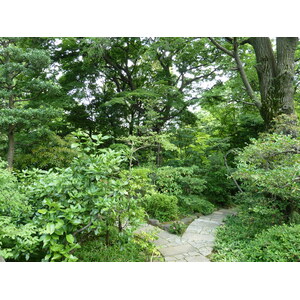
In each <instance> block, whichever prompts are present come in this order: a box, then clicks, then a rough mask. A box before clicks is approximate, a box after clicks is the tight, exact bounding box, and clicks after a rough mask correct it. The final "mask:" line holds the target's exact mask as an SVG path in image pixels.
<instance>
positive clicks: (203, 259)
mask: <svg viewBox="0 0 300 300" xmlns="http://www.w3.org/2000/svg"><path fill="white" fill-rule="evenodd" d="M185 260H186V261H187V262H210V260H209V259H208V258H206V257H205V256H203V255H197V256H191V257H186V258H185Z"/></svg>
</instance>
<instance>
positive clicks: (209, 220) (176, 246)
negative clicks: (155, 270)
mask: <svg viewBox="0 0 300 300" xmlns="http://www.w3.org/2000/svg"><path fill="white" fill-rule="evenodd" d="M234 213H235V210H234V209H220V210H218V211H215V212H214V213H212V214H211V215H208V216H200V217H199V218H198V219H196V220H194V221H193V222H192V223H191V224H190V225H189V226H188V228H187V229H186V231H185V232H184V234H183V235H182V236H181V237H180V236H177V235H174V234H170V233H168V232H166V231H164V230H162V229H160V228H158V227H154V226H152V225H149V224H145V225H142V226H141V227H140V228H139V229H138V230H137V232H153V231H156V232H157V236H158V239H157V240H155V241H154V242H153V243H155V245H156V246H157V248H158V250H159V251H160V253H161V254H162V255H163V256H164V258H165V261H166V262H209V261H210V260H209V259H208V258H207V256H208V255H209V254H210V253H211V252H212V249H213V246H214V240H215V232H216V228H217V227H218V226H220V225H222V224H223V220H224V218H225V217H226V216H228V215H232V214H234Z"/></svg>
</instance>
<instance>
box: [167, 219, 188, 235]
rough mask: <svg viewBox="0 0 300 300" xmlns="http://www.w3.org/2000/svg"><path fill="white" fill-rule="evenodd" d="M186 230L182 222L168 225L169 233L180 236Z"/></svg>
mask: <svg viewBox="0 0 300 300" xmlns="http://www.w3.org/2000/svg"><path fill="white" fill-rule="evenodd" d="M186 228H187V225H185V224H184V223H183V222H180V221H176V222H173V223H172V224H171V225H170V229H169V231H170V233H174V234H178V235H182V234H183V233H184V231H185V230H186Z"/></svg>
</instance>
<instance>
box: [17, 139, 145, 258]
mask: <svg viewBox="0 0 300 300" xmlns="http://www.w3.org/2000/svg"><path fill="white" fill-rule="evenodd" d="M81 138H82V141H81V145H82V147H83V148H84V149H80V150H79V154H78V157H77V158H76V159H74V160H73V162H72V164H71V165H70V167H68V168H66V169H62V168H56V169H55V170H54V169H50V170H48V171H43V170H37V169H34V170H31V171H26V172H25V171H24V172H23V175H22V176H21V175H20V180H21V182H22V192H23V193H24V194H25V195H26V197H27V199H28V201H29V203H30V205H31V207H32V210H33V211H34V214H33V215H32V218H31V219H30V220H28V222H29V223H30V224H32V225H34V226H35V228H39V230H38V232H36V235H37V236H38V238H39V243H40V248H41V249H43V250H42V251H41V254H42V255H43V256H42V257H41V259H43V260H44V261H76V260H77V258H76V257H75V256H74V255H73V254H72V252H73V251H74V250H75V249H77V248H78V247H80V245H79V244H80V240H81V237H82V235H84V234H87V233H89V234H92V235H97V236H100V237H102V239H103V241H104V243H106V245H110V244H111V243H113V241H114V240H123V241H126V240H127V239H128V237H130V236H131V235H132V231H133V230H134V228H135V226H136V225H137V224H138V223H139V222H140V220H141V219H142V218H143V216H144V214H143V210H142V209H141V207H140V205H139V204H138V202H139V199H138V197H134V196H135V191H134V190H132V188H131V187H132V186H134V185H132V184H131V179H130V178H128V179H127V178H125V177H124V176H121V175H122V173H121V169H120V165H121V163H122V162H123V161H124V160H125V158H124V156H123V155H122V153H120V152H116V151H113V150H110V149H102V150H101V153H100V154H99V153H97V151H96V150H95V147H97V144H96V145H95V144H93V143H92V142H91V141H88V140H86V142H85V140H84V136H81ZM94 138H95V139H96V138H99V137H97V136H94ZM99 139H100V138H99ZM100 142H101V140H100ZM75 146H76V145H75ZM87 152H88V153H89V154H87Z"/></svg>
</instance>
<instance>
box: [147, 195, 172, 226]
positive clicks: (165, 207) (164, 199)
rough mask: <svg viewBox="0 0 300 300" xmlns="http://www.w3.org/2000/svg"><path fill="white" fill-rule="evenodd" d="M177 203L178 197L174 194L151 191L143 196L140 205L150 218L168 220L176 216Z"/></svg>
mask: <svg viewBox="0 0 300 300" xmlns="http://www.w3.org/2000/svg"><path fill="white" fill-rule="evenodd" d="M177 203H178V199H177V197H176V196H170V195H165V194H160V193H153V194H151V195H146V196H145V197H144V198H143V202H142V205H143V207H144V208H145V211H146V212H147V214H148V215H149V216H150V217H151V218H155V219H158V220H160V221H170V220H174V219H176V218H177V216H178V206H177Z"/></svg>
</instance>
